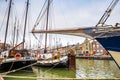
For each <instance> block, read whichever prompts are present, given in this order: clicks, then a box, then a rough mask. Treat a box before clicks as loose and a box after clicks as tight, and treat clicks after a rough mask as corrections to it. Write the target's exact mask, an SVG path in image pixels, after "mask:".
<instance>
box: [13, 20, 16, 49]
mask: <svg viewBox="0 0 120 80" xmlns="http://www.w3.org/2000/svg"><path fill="white" fill-rule="evenodd" d="M15 33H16V18H15V23H14V29H13V47H14V44H15Z"/></svg>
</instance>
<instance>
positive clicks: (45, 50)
mask: <svg viewBox="0 0 120 80" xmlns="http://www.w3.org/2000/svg"><path fill="white" fill-rule="evenodd" d="M47 5H48V6H47V20H46V31H47V30H48V21H49V19H48V18H49V8H50V0H48V4H47ZM46 52H47V33H45V49H44V53H46Z"/></svg>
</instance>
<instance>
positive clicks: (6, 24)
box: [3, 0, 12, 50]
mask: <svg viewBox="0 0 120 80" xmlns="http://www.w3.org/2000/svg"><path fill="white" fill-rule="evenodd" d="M11 4H12V0H10V4H9V10H8V16H7V24H6V31H5V39H4V45H3V50H5V44H6V39H7V33H8V24H9V18H10V11H11Z"/></svg>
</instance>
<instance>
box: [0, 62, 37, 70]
mask: <svg viewBox="0 0 120 80" xmlns="http://www.w3.org/2000/svg"><path fill="white" fill-rule="evenodd" d="M35 62H37V61H36V60H26V61H15V62H5V63H2V64H0V70H1V71H10V70H14V69H19V68H22V67H25V66H28V65H31V64H33V63H35ZM22 70H26V71H27V70H28V71H31V70H32V68H31V66H30V67H27V68H24V69H22Z"/></svg>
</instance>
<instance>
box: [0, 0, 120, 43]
mask: <svg viewBox="0 0 120 80" xmlns="http://www.w3.org/2000/svg"><path fill="white" fill-rule="evenodd" d="M44 1H45V0H30V8H29V18H28V19H29V28H27V29H28V30H29V31H28V32H30V30H32V28H33V25H34V24H35V21H36V19H37V16H38V15H39V12H40V10H41V6H42V5H43V3H44ZM111 1H112V0H53V4H52V10H51V11H52V16H53V17H52V18H53V19H52V21H53V22H52V23H53V27H52V28H53V29H64V28H80V27H90V26H95V25H96V24H97V22H98V21H99V19H100V18H101V16H102V15H103V13H104V12H105V10H106V9H107V7H108V6H109V4H110V3H111ZM25 2H26V0H13V4H12V5H13V6H12V14H11V16H12V17H10V20H11V21H14V18H13V15H15V16H17V18H18V19H19V20H20V21H19V24H21V26H23V25H24V24H23V23H24V20H23V16H24V13H25V12H24V9H25ZM8 3H9V0H7V2H6V1H5V0H0V34H4V30H5V29H4V28H5V25H6V24H5V23H6V21H5V18H6V16H7V12H6V8H7V6H8ZM7 10H8V9H7ZM5 13H6V14H5ZM4 16H5V18H4ZM117 22H118V23H119V22H120V2H118V4H117V5H116V7H115V8H114V10H113V11H112V14H111V16H110V17H109V19H108V20H107V22H106V24H110V25H115V23H117ZM10 24H11V25H13V24H14V22H10ZM22 28H23V27H21V29H22ZM9 30H11V29H9ZM9 33H11V31H10V32H9ZM10 35H11V34H9V35H8V36H9V38H12V37H10ZM21 36H22V34H21ZM54 36H55V37H57V40H59V41H60V43H62V44H63V45H67V44H68V43H69V44H75V43H78V42H80V43H81V42H82V41H83V40H84V39H83V38H80V37H73V36H72V37H71V36H61V35H54ZM29 37H30V38H29ZM29 37H28V36H27V37H26V39H27V40H28V41H27V42H29V41H30V40H31V42H32V45H33V44H36V43H37V41H35V38H34V37H33V36H32V35H30V36H29ZM55 37H53V38H55ZM0 40H1V41H3V40H4V35H0ZM7 41H9V39H8V40H7ZM19 42H20V41H19ZM43 45H44V44H43Z"/></svg>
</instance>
